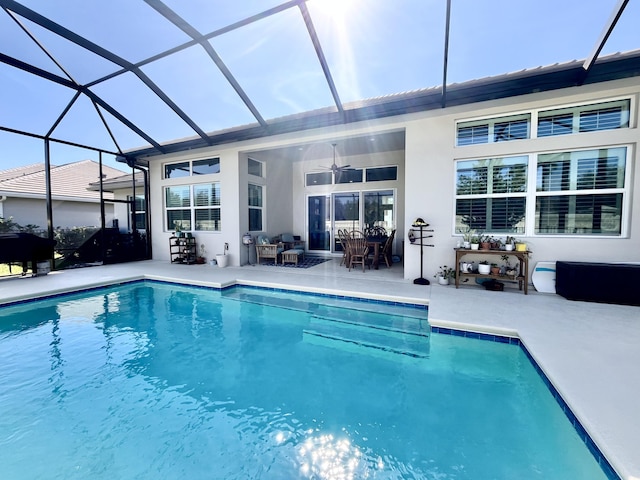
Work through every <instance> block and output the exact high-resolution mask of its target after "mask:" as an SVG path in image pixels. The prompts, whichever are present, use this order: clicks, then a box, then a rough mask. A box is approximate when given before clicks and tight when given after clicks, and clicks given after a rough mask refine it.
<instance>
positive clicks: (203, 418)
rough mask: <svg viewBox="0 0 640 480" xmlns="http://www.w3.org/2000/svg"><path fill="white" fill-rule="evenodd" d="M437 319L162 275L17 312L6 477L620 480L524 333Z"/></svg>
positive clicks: (4, 382) (12, 313)
mask: <svg viewBox="0 0 640 480" xmlns="http://www.w3.org/2000/svg"><path fill="white" fill-rule="evenodd" d="M426 316H427V312H426V310H424V309H419V308H406V307H401V306H395V305H388V304H382V303H364V302H356V301H344V300H340V299H333V298H328V297H314V296H311V295H301V294H289V293H283V292H278V291H265V290H260V289H254V288H232V289H227V290H224V291H218V290H210V289H202V288H188V287H183V286H176V285H170V284H160V283H156V282H138V283H133V284H128V285H122V286H118V287H111V288H105V289H99V290H94V291H91V292H85V293H81V294H74V295H71V296H64V297H58V298H55V299H49V300H43V301H38V302H33V303H26V304H21V305H15V306H10V307H6V308H2V309H0V478H7V479H14V480H20V479H36V478H43V479H65V480H68V479H89V478H90V479H113V478H118V479H134V478H135V479H160V478H162V479H173V478H176V479H177V478H192V479H290V478H301V479H361V478H374V479H434V480H435V479H439V480H444V479H446V480H449V479H456V480H460V479H474V480H476V479H496V480H501V479H504V480H507V479H509V480H511V479H515V478H518V479H537V478H539V479H544V480H553V479H558V480H567V479H581V480H589V479H598V480H602V479H607V475H606V474H605V473H604V472H603V469H602V468H601V467H600V466H599V465H598V462H597V461H596V459H595V458H594V456H593V455H592V454H591V453H590V451H589V450H588V448H587V447H586V446H585V444H584V442H583V441H582V440H581V439H580V436H579V435H578V433H576V430H575V428H574V427H573V426H572V425H571V423H570V422H569V421H568V419H567V417H566V415H565V414H564V413H563V412H562V410H561V408H560V407H559V406H558V403H557V402H556V401H555V399H554V398H553V396H552V395H551V394H550V392H549V389H548V388H547V387H546V386H545V384H544V382H543V381H542V379H541V378H540V375H539V374H538V373H537V372H536V371H535V369H534V368H533V366H532V364H531V362H530V361H529V359H528V357H527V355H526V354H525V352H524V351H523V349H522V348H521V347H520V346H518V345H513V344H509V343H500V342H491V341H486V340H477V339H469V338H460V337H458V336H453V335H443V334H438V333H430V331H429V326H428V322H427V320H426ZM609 476H611V475H609Z"/></svg>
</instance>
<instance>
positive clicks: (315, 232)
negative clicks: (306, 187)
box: [307, 195, 331, 251]
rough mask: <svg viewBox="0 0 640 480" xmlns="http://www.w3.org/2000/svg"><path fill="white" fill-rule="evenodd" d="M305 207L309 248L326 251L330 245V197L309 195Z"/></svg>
mask: <svg viewBox="0 0 640 480" xmlns="http://www.w3.org/2000/svg"><path fill="white" fill-rule="evenodd" d="M307 207H308V213H307V215H308V222H309V225H308V229H309V250H315V251H322V250H325V251H328V250H329V248H330V245H331V197H330V196H329V195H319V196H312V197H309V201H308V205H307Z"/></svg>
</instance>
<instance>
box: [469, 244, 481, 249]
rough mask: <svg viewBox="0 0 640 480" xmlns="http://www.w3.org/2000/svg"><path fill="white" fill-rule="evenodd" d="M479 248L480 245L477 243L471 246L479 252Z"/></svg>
mask: <svg viewBox="0 0 640 480" xmlns="http://www.w3.org/2000/svg"><path fill="white" fill-rule="evenodd" d="M479 246H480V245H478V244H477V243H472V244H471V250H478V247H479Z"/></svg>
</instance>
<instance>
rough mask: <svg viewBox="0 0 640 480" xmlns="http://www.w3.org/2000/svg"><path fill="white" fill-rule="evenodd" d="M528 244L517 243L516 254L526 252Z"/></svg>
mask: <svg viewBox="0 0 640 480" xmlns="http://www.w3.org/2000/svg"><path fill="white" fill-rule="evenodd" d="M526 251H527V244H526V243H516V252H526Z"/></svg>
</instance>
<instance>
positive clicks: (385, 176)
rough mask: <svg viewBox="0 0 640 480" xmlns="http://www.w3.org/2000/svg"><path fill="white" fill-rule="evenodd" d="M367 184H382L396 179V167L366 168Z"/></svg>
mask: <svg viewBox="0 0 640 480" xmlns="http://www.w3.org/2000/svg"><path fill="white" fill-rule="evenodd" d="M366 178H367V182H383V181H385V180H397V179H398V167H395V166H394V167H376V168H367V172H366Z"/></svg>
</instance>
